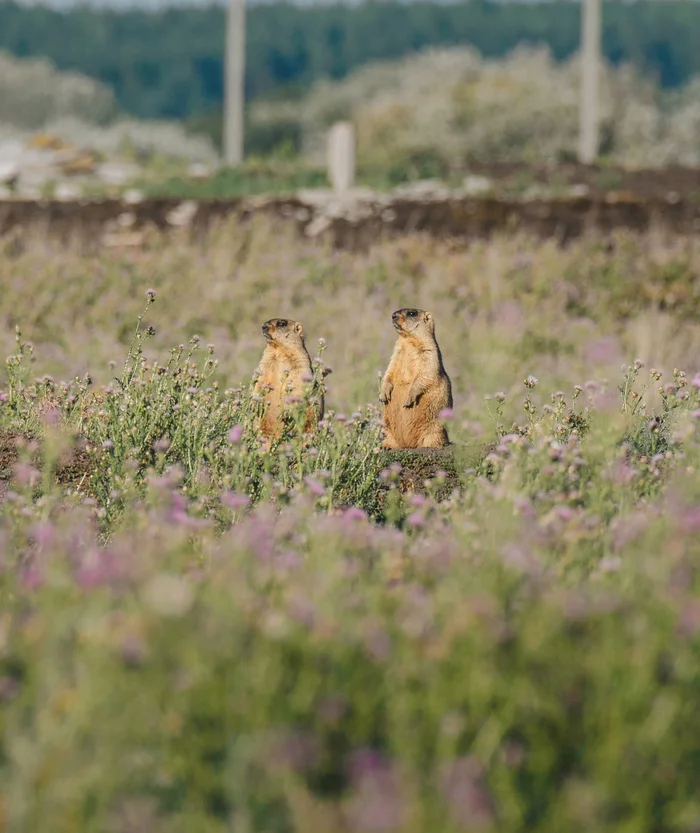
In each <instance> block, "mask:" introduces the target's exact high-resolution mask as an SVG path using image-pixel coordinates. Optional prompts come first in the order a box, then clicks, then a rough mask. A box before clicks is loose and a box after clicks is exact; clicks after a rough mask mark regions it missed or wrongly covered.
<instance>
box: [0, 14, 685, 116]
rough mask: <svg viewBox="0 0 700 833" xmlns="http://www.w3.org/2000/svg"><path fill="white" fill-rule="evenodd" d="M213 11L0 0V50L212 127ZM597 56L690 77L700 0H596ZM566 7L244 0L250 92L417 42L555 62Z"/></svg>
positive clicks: (566, 35)
mask: <svg viewBox="0 0 700 833" xmlns="http://www.w3.org/2000/svg"><path fill="white" fill-rule="evenodd" d="M223 14H224V13H223V10H222V8H221V7H219V6H213V5H212V6H210V7H205V8H199V9H165V10H162V11H151V12H149V11H138V10H134V11H126V12H123V11H122V12H116V11H105V10H101V11H100V10H96V9H91V8H88V7H85V6H78V7H74V8H72V9H70V10H69V11H64V12H58V11H54V10H51V9H48V8H43V7H37V6H31V7H27V6H20V5H18V4H17V3H16V2H14V0H0V50H2V49H5V50H8V51H9V52H11V53H13V54H14V55H16V56H18V57H30V56H31V57H33V56H45V57H47V58H49V59H51V60H52V61H53V62H54V63H55V64H56V66H57V67H58V68H59V69H71V70H75V71H78V72H81V73H84V74H86V75H88V76H91V77H93V78H96V79H99V80H100V81H102V82H104V83H106V84H108V85H109V86H110V87H112V88H113V90H114V92H115V96H116V100H117V104H118V106H119V107H120V109H122V110H123V111H126V112H128V113H131V114H133V115H135V116H138V117H144V118H168V119H171V118H176V119H185V120H188V121H190V123H192V124H197V125H198V126H199V127H206V125H207V122H209V123H210V126H213V125H215V124H216V122H217V120H218V117H217V114H218V113H219V111H220V105H221V100H222V92H223V84H222V64H223V45H224V17H223ZM604 21H605V33H604V38H603V44H604V51H605V54H606V56H607V58H608V59H609V60H610V61H612V62H613V63H616V64H617V63H621V62H627V61H629V62H631V63H633V64H634V65H636V66H637V67H638V68H640V69H641V70H642V71H643V72H645V73H647V74H649V75H651V76H653V77H654V78H655V80H656V81H658V82H659V83H660V84H661V85H662V86H664V87H675V86H680V85H682V84H683V83H684V82H686V81H687V80H688V79H689V78H690V77H691V76H693V75H695V74H700V3H698V2H685V0H678V2H675V0H670V2H669V0H645V2H636V3H633V4H629V3H627V2H618V1H617V0H612V2H606V3H605V8H604ZM579 23H580V10H579V5H578V4H577V3H573V2H570V0H567V1H566V2H548V3H534V4H529V3H525V4H521V3H494V2H488V1H487V0H472V2H466V3H450V4H448V5H442V4H436V3H433V2H425V1H424V0H419V2H412V3H410V4H405V3H402V2H398V1H397V0H369V1H368V2H364V3H363V4H361V5H354V6H344V5H322V6H312V7H309V6H306V7H298V6H293V5H290V4H288V3H283V2H272V3H265V4H262V5H253V6H251V7H250V8H249V12H248V41H247V52H248V55H247V94H248V96H249V98H251V99H252V98H261V97H277V96H284V97H286V98H289V97H294V96H298V95H299V94H300V93H301V92H303V91H304V90H305V89H307V88H308V87H309V86H310V85H311V83H312V82H314V81H315V80H317V79H318V78H321V77H330V78H340V77H343V76H344V75H346V74H347V73H348V72H349V71H350V70H352V69H354V68H355V67H357V66H358V65H360V64H363V63H365V62H367V61H370V60H377V59H395V58H398V57H400V56H403V55H405V54H406V53H409V52H411V51H415V50H419V49H421V48H424V47H428V46H450V45H455V44H471V45H473V46H475V47H476V48H477V49H479V50H480V51H481V52H482V54H483V55H484V56H487V57H499V56H501V55H504V54H506V53H507V52H509V51H510V50H512V49H513V48H514V47H515V46H516V45H517V44H521V43H532V44H535V43H537V44H546V45H548V46H549V47H550V49H551V51H552V54H553V55H554V57H555V58H557V59H563V58H566V57H567V56H569V55H570V54H571V53H572V52H574V51H576V49H577V48H578V43H579Z"/></svg>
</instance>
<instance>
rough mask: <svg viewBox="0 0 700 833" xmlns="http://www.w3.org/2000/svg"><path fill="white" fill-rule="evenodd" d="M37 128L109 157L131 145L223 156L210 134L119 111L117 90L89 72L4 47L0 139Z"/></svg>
mask: <svg viewBox="0 0 700 833" xmlns="http://www.w3.org/2000/svg"><path fill="white" fill-rule="evenodd" d="M36 130H42V131H45V132H47V133H50V134H52V135H55V136H58V137H60V138H61V139H62V140H64V141H66V142H69V143H71V144H74V145H78V146H81V147H86V148H89V149H90V150H95V151H98V152H99V153H102V154H105V155H106V156H109V157H113V156H116V155H119V154H120V153H122V152H124V151H126V150H128V151H129V152H130V153H135V154H138V155H152V154H159V155H161V156H165V157H172V158H182V159H188V160H192V161H197V162H215V161H216V160H217V158H218V154H217V151H216V149H215V148H214V145H213V143H212V142H211V140H210V139H209V138H207V137H206V136H195V135H191V134H189V133H187V132H186V131H185V129H184V128H183V127H182V125H180V124H178V123H177V122H167V121H155V120H149V121H138V120H136V119H132V118H128V117H118V116H117V112H116V108H115V104H114V97H113V94H112V92H111V90H110V89H109V88H108V87H106V86H104V85H103V84H100V83H99V82H97V81H94V80H93V79H91V78H88V77H87V76H84V75H80V74H78V73H74V72H62V71H59V70H57V69H56V68H55V67H54V66H53V65H52V64H51V62H50V61H47V60H44V59H41V60H33V59H32V60H25V59H18V58H14V57H12V56H10V55H7V54H4V53H0V140H10V141H13V142H23V141H25V140H26V139H27V138H28V137H29V136H30V135H31V133H32V132H34V131H36Z"/></svg>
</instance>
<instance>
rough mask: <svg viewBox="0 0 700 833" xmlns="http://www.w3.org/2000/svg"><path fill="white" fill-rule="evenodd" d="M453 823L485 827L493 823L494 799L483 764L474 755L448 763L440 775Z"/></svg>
mask: <svg viewBox="0 0 700 833" xmlns="http://www.w3.org/2000/svg"><path fill="white" fill-rule="evenodd" d="M440 780H441V786H442V793H443V795H444V796H445V800H446V801H447V805H448V807H449V809H450V815H451V816H452V820H453V822H454V824H455V825H456V826H457V827H459V828H462V829H464V830H480V829H481V830H484V829H488V828H490V827H491V826H492V824H493V821H494V815H495V808H494V803H493V799H492V798H491V795H490V793H489V791H488V789H487V788H486V785H485V783H484V773H483V767H482V766H481V764H480V763H479V762H478V761H477V760H476V759H475V758H472V757H468V758H466V757H465V758H458V759H457V760H456V761H453V762H452V763H451V764H449V765H448V766H446V767H445V768H444V769H443V771H442V777H441V779H440Z"/></svg>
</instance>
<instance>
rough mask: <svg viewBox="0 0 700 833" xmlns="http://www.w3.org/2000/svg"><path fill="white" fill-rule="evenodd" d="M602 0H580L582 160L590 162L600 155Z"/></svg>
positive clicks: (580, 126)
mask: <svg viewBox="0 0 700 833" xmlns="http://www.w3.org/2000/svg"><path fill="white" fill-rule="evenodd" d="M600 4H601V0H581V101H580V105H579V106H580V123H579V150H578V157H579V161H580V162H583V163H584V164H587V165H590V164H591V163H592V162H593V161H595V158H596V157H597V156H598V147H599V119H600V114H599V107H598V94H599V88H600V33H601V15H600Z"/></svg>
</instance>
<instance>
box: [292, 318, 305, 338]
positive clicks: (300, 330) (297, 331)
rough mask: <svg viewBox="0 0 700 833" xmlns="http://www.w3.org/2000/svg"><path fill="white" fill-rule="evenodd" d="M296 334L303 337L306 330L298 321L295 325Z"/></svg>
mask: <svg viewBox="0 0 700 833" xmlns="http://www.w3.org/2000/svg"><path fill="white" fill-rule="evenodd" d="M294 332H295V333H297V334H298V335H301V334H302V333H303V332H304V328H303V327H302V326H301V324H300V323H299V322H298V321H297V323H296V324H295V325H294Z"/></svg>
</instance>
